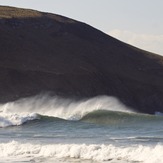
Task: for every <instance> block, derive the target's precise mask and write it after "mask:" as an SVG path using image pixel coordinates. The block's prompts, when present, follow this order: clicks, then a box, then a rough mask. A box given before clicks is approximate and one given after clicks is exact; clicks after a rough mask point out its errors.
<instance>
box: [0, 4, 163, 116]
mask: <svg viewBox="0 0 163 163" xmlns="http://www.w3.org/2000/svg"><path fill="white" fill-rule="evenodd" d="M46 92H50V93H51V94H52V95H59V96H62V97H66V98H77V99H81V98H89V97H94V96H98V95H108V96H115V97H117V98H118V99H120V101H121V102H123V103H124V104H125V105H127V106H130V107H132V108H134V109H135V110H137V111H140V112H144V113H150V114H153V113H155V112H156V111H159V112H163V57H161V56H159V55H156V54H153V53H150V52H147V51H144V50H141V49H138V48H136V47H133V46H130V45H128V44H125V43H123V42H121V41H119V40H117V39H114V38H113V37H110V36H108V35H107V34H105V33H103V32H101V31H99V30H97V29H95V28H93V27H91V26H89V25H87V24H85V23H82V22H79V21H75V20H72V19H69V18H66V17H63V16H59V15H55V14H51V13H43V12H38V11H34V10H28V9H19V8H14V7H5V6H0V102H1V103H5V102H9V101H13V100H17V99H20V98H23V97H29V96H33V95H37V94H40V93H46Z"/></svg>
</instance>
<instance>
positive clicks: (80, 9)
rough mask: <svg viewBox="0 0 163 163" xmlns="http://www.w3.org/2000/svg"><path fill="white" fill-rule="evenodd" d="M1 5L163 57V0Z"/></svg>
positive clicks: (31, 0) (7, 0)
mask: <svg viewBox="0 0 163 163" xmlns="http://www.w3.org/2000/svg"><path fill="white" fill-rule="evenodd" d="M0 5H7V6H15V7H22V8H30V9H36V10H39V11H44V12H51V13H55V14H59V15H63V16H66V17H70V18H72V19H75V20H78V21H82V22H85V23H87V24H89V25H91V26H93V27H95V28H97V29H99V30H101V31H103V32H105V33H106V34H109V35H111V36H113V37H115V38H117V39H119V40H121V41H124V42H126V43H129V44H131V45H134V46H136V47H139V48H141V49H144V50H147V51H151V52H154V53H157V54H160V55H163V18H162V17H163V0H0Z"/></svg>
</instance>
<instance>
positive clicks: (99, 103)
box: [0, 95, 131, 127]
mask: <svg viewBox="0 0 163 163" xmlns="http://www.w3.org/2000/svg"><path fill="white" fill-rule="evenodd" d="M95 110H108V111H120V112H131V109H129V108H127V107H126V106H125V105H123V104H122V103H121V102H120V101H119V100H118V99H116V98H114V97H109V96H98V97H94V98H90V99H85V100H80V101H75V100H72V99H63V98H59V97H49V96H47V95H43V96H41V95H39V96H35V97H31V98H24V99H20V100H18V101H15V102H9V103H6V104H4V105H1V106H0V111H1V113H0V127H5V126H9V125H21V124H23V123H24V122H25V121H28V120H33V119H37V118H38V116H36V115H37V114H40V115H43V116H51V117H57V118H62V119H66V120H80V119H82V117H84V116H85V115H86V114H88V113H90V112H93V111H95ZM36 113H37V114H36Z"/></svg>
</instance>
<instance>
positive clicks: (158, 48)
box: [108, 29, 163, 55]
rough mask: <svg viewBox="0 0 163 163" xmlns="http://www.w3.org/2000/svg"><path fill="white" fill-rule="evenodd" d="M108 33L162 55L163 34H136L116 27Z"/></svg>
mask: <svg viewBox="0 0 163 163" xmlns="http://www.w3.org/2000/svg"><path fill="white" fill-rule="evenodd" d="M108 34H109V35H110V36H113V37H115V38H117V39H119V40H121V41H123V42H126V43H128V44H131V45H133V46H136V47H138V48H141V49H144V50H147V51H150V52H154V53H157V54H160V55H163V35H152V34H151V35H150V34H138V33H134V32H131V31H123V30H118V29H115V30H112V31H110V32H109V33H108Z"/></svg>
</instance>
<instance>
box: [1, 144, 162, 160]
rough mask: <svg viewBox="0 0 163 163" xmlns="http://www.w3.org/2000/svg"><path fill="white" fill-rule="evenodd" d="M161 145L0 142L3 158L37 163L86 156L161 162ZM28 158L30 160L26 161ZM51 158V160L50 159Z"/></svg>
mask: <svg viewBox="0 0 163 163" xmlns="http://www.w3.org/2000/svg"><path fill="white" fill-rule="evenodd" d="M160 151H163V146H162V145H159V144H158V145H156V146H151V147H150V146H143V145H136V146H128V147H116V146H114V145H97V144H91V145H86V144H51V145H40V144H30V143H24V144H23V143H22V144H21V143H19V142H16V141H11V142H9V143H6V144H4V143H1V144H0V157H1V160H3V158H6V157H7V158H8V160H9V159H12V157H16V158H17V159H19V160H21V159H22V158H23V159H24V158H26V159H30V160H33V162H35V159H36V160H39V158H40V159H51V160H52V159H54V160H55V159H58V158H62V159H64V158H65V159H70V158H74V159H83V160H94V161H99V162H103V161H115V162H116V161H119V162H123V161H126V162H127V161H128V162H129V161H130V162H143V163H154V162H160V163H161V162H162V158H163V153H162V152H160ZM27 161H29V160H27ZM47 161H48V160H47Z"/></svg>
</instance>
